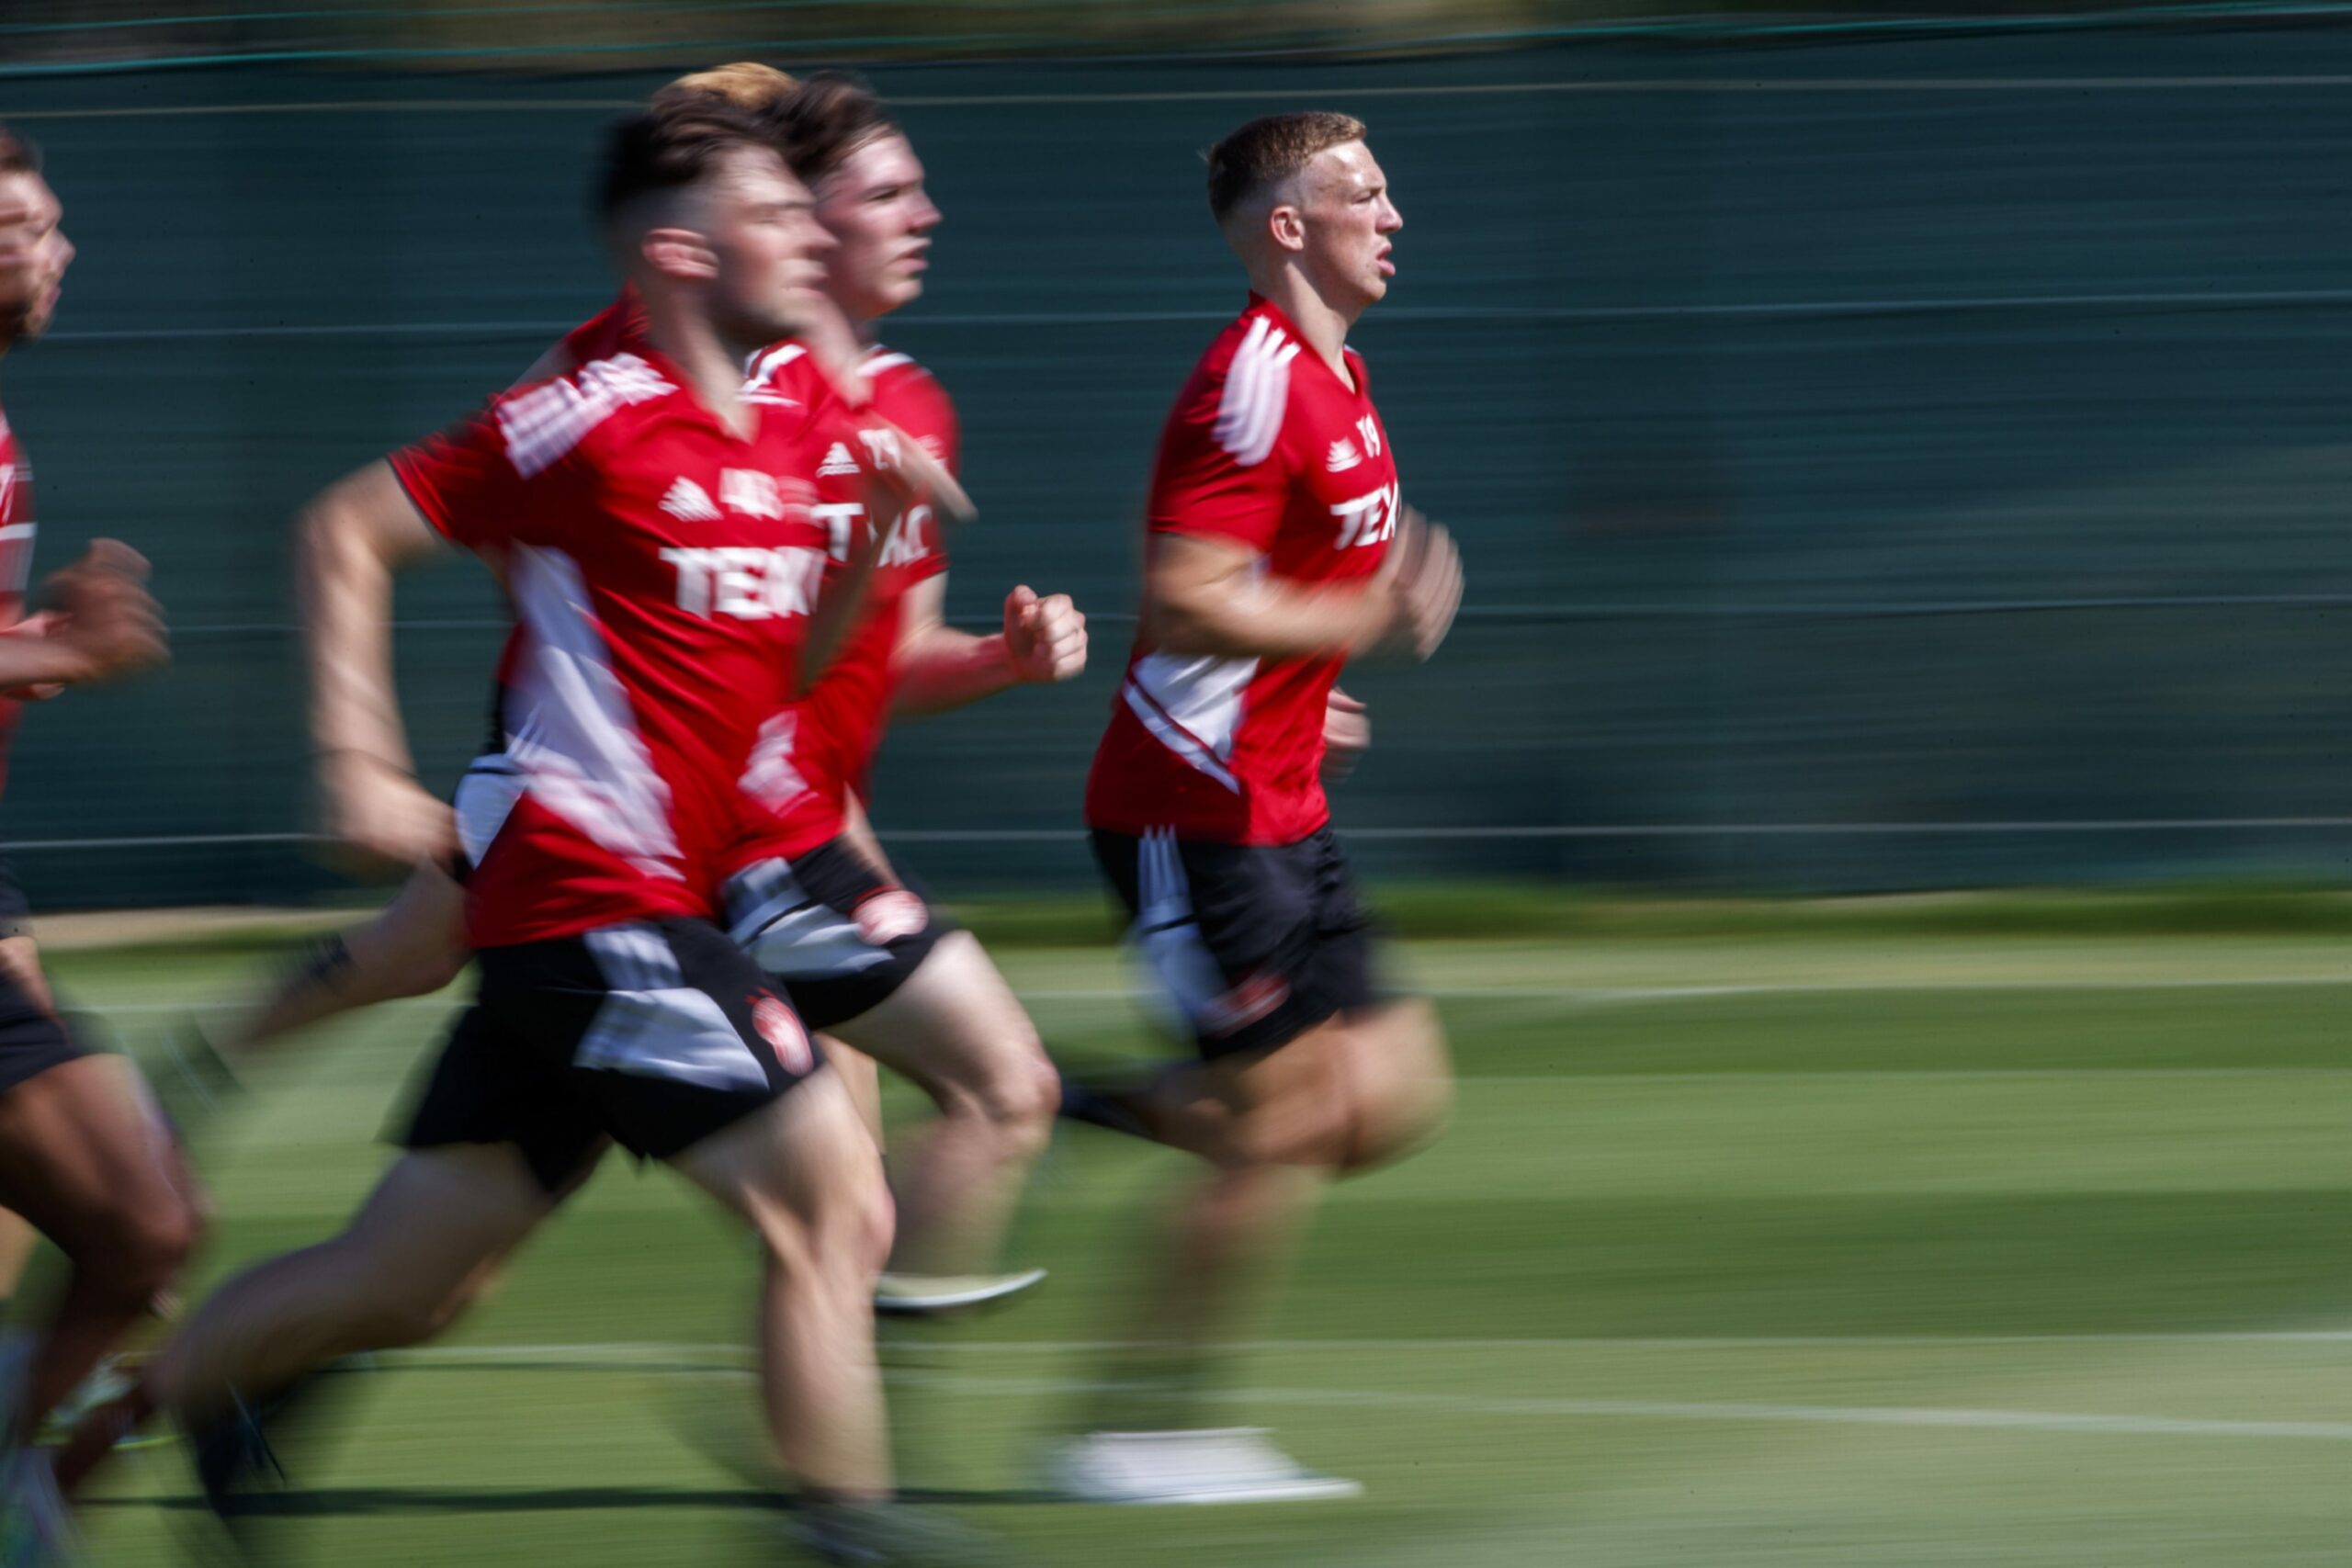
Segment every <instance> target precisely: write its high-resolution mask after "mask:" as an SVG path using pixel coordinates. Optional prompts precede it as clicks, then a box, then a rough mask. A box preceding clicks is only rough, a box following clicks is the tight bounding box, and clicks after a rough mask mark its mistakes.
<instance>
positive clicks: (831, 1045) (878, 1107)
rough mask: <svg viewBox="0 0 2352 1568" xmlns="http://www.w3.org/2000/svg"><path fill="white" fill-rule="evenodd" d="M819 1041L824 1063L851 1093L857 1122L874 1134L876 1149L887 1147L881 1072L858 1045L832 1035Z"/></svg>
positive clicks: (826, 1035)
mask: <svg viewBox="0 0 2352 1568" xmlns="http://www.w3.org/2000/svg"><path fill="white" fill-rule="evenodd" d="M818 1039H819V1040H820V1041H821V1042H822V1043H823V1044H824V1047H825V1060H826V1061H828V1062H831V1064H832V1066H833V1071H834V1072H836V1073H838V1074H840V1075H841V1080H842V1088H843V1089H847V1090H848V1091H849V1098H850V1100H851V1102H852V1103H854V1105H856V1107H857V1119H858V1120H859V1121H861V1122H865V1130H866V1131H867V1132H868V1133H871V1134H873V1135H874V1146H875V1147H876V1148H877V1149H878V1148H884V1147H887V1146H888V1145H887V1141H886V1139H885V1137H884V1133H883V1127H882V1071H881V1069H880V1068H879V1067H877V1066H876V1065H875V1062H874V1058H873V1057H871V1056H869V1055H866V1054H865V1052H863V1051H861V1050H859V1049H858V1048H857V1047H856V1046H854V1045H851V1044H848V1043H845V1042H843V1041H840V1040H836V1039H834V1038H833V1037H832V1036H831V1035H830V1034H820V1035H819V1036H818Z"/></svg>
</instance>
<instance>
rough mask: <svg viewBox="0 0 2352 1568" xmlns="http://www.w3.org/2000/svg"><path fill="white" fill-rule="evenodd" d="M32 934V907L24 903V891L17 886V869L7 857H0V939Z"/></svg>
mask: <svg viewBox="0 0 2352 1568" xmlns="http://www.w3.org/2000/svg"><path fill="white" fill-rule="evenodd" d="M32 934H33V907H32V906H31V905H30V904H28V903H27V902H26V901H25V890H24V889H23V888H22V887H19V886H17V868H16V867H15V866H13V865H11V864H9V863H8V857H7V856H6V855H0V937H12V936H30V935H32Z"/></svg>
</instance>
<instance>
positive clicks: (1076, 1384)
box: [897, 1374, 2352, 1443]
mask: <svg viewBox="0 0 2352 1568" xmlns="http://www.w3.org/2000/svg"><path fill="white" fill-rule="evenodd" d="M897 1381H900V1382H924V1383H931V1384H934V1385H937V1386H941V1387H947V1388H961V1389H968V1390H971V1391H973V1392H976V1393H1044V1394H1062V1393H1090V1392H1099V1391H1100V1390H1101V1389H1102V1387H1103V1385H1101V1384H1097V1383H1092V1382H1086V1381H1084V1380H1076V1381H1073V1380H1070V1379H1066V1378H975V1377H963V1376H957V1375H955V1374H924V1375H922V1376H918V1377H906V1376H904V1375H901V1377H900V1378H899V1379H898V1380H897ZM1234 1396H1235V1397H1236V1398H1238V1399H1251V1400H1260V1401H1263V1402H1264V1403H1266V1404H1307V1405H1317V1404H1319V1405H1335V1406H1338V1407H1340V1408H1343V1409H1371V1410H1392V1409H1402V1410H1442V1411H1449V1412H1459V1413H1461V1414H1464V1415H1471V1416H1561V1417H1566V1418H1569V1419H1594V1418H1600V1419H1610V1418H1626V1417H1631V1418H1634V1419H1638V1420H1655V1421H1761V1422H1808V1423H1820V1424H1825V1425H1829V1426H1838V1427H1975V1428H1980V1429H1992V1430H2008V1431H2030V1432H2070V1433H2078V1434H2084V1435H2088V1436H2097V1437H2116V1438H2301V1439H2304V1440H2307V1441H2317V1442H2335V1443H2343V1442H2352V1421H2231V1420H2221V1419H2212V1418H2205V1417H2194V1416H2107V1415H2096V1414H2089V1413H2084V1412H2075V1411H2057V1410H1982V1409H1970V1408H1965V1407H1951V1406H1943V1405H1900V1404H1891V1405H1872V1404H1749V1403H1747V1402H1744V1401H1731V1400H1677V1399H1576V1398H1559V1399H1531V1398H1527V1397H1524V1396H1511V1395H1500V1396H1497V1395H1486V1394H1456V1393H1402V1392H1397V1391H1394V1390H1387V1389H1323V1388H1249V1389H1237V1390H1235V1391H1234Z"/></svg>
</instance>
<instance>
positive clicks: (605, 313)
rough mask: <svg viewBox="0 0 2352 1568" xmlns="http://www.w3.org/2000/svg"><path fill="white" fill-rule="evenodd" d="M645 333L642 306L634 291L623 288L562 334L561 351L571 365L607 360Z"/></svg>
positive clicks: (639, 339) (640, 338)
mask: <svg viewBox="0 0 2352 1568" xmlns="http://www.w3.org/2000/svg"><path fill="white" fill-rule="evenodd" d="M644 335H645V307H644V306H642V305H640V304H639V302H638V299H637V290H635V289H634V288H627V287H624V288H622V289H621V292H620V295H619V297H618V298H616V299H614V301H613V302H612V303H611V304H609V305H607V306H605V308H604V309H603V310H599V311H597V312H596V313H595V314H594V315H593V316H591V317H589V318H588V319H587V320H586V321H582V322H581V323H580V324H579V325H578V326H576V327H574V328H572V329H571V331H570V332H568V333H564V334H563V349H564V353H565V354H566V355H569V356H570V357H571V362H572V363H573V364H574V365H586V364H588V363H590V362H591V361H593V360H598V359H608V358H610V357H612V356H613V355H616V354H619V353H621V352H622V351H624V350H625V349H626V348H628V345H629V344H633V343H637V342H639V341H641V340H642V339H643V337H644Z"/></svg>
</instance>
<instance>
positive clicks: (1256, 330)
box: [1086, 294, 1398, 844]
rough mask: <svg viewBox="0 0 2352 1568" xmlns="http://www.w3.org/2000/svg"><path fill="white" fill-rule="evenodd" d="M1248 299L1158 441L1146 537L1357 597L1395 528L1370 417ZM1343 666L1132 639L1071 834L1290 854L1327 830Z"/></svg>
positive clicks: (1374, 420)
mask: <svg viewBox="0 0 2352 1568" xmlns="http://www.w3.org/2000/svg"><path fill="white" fill-rule="evenodd" d="M1344 357H1345V361H1346V364H1347V367H1348V371H1349V375H1350V377H1351V378H1352V379H1353V381H1354V383H1355V384H1354V385H1353V386H1352V387H1351V386H1349V385H1348V384H1347V382H1346V381H1343V380H1341V379H1340V377H1339V376H1338V375H1336V374H1335V373H1334V372H1333V371H1332V369H1331V367H1329V365H1327V364H1326V363H1324V361H1323V359H1322V357H1321V356H1320V355H1317V354H1316V353H1315V352H1314V351H1313V350H1312V349H1311V348H1309V347H1307V345H1306V341H1305V339H1304V338H1303V337H1302V336H1301V335H1300V333H1299V332H1298V329H1297V328H1296V327H1295V326H1294V325H1293V324H1292V323H1291V321H1290V320H1289V318H1288V317H1286V316H1284V315H1283V312H1282V311H1281V310H1277V309H1276V308H1275V307H1274V305H1273V304H1272V302H1271V301H1269V300H1267V299H1262V298H1261V297H1260V296H1258V295H1256V294H1252V295H1251V296H1250V307H1249V309H1248V310H1244V311H1243V312H1242V313H1241V315H1240V317H1239V318H1238V319H1237V320H1236V321H1234V322H1233V324H1232V325H1231V326H1228V327H1227V328H1226V329H1225V331H1224V332H1222V333H1218V334H1217V338H1216V342H1214V343H1212V344H1209V347H1208V352H1207V353H1205V354H1204V355H1202V356H1201V360H1200V363H1199V364H1198V365H1197V366H1195V367H1193V374H1192V378H1191V379H1189V380H1187V381H1186V382H1185V383H1184V389H1183V390H1182V392H1180V393H1179V394H1177V398H1176V406H1175V408H1174V410H1173V411H1171V412H1170V414H1169V416H1168V423H1167V425H1166V426H1165V428H1164V429H1163V430H1162V431H1161V433H1160V438H1159V459H1158V463H1157V465H1156V467H1155V468H1154V469H1153V472H1152V481H1151V500H1150V502H1149V505H1148V509H1147V512H1146V517H1145V521H1146V525H1147V527H1148V529H1149V531H1150V532H1151V533H1153V534H1186V535H1192V536H1196V537H1201V538H1209V539H1224V540H1230V541H1233V542H1234V543H1237V544H1239V545H1243V546H1246V547H1249V548H1250V550H1252V551H1254V552H1256V554H1257V557H1258V564H1259V570H1260V571H1261V573H1262V574H1263V575H1264V576H1266V577H1267V578H1270V579H1272V580H1274V581H1281V582H1284V583H1295V584H1298V585H1300V586H1303V587H1309V588H1325V587H1329V586H1331V585H1334V584H1340V583H1350V582H1359V583H1360V582H1363V581H1366V580H1368V579H1369V578H1371V577H1372V576H1373V575H1374V573H1375V572H1376V571H1378V570H1379V569H1380V563H1381V559H1382V558H1383V557H1384V556H1385V555H1386V554H1387V551H1388V541H1389V538H1390V536H1392V535H1394V534H1395V532H1396V530H1397V507H1398V501H1397V462H1396V458H1395V457H1394V456H1393V455H1392V454H1391V453H1390V451H1389V449H1388V435H1387V432H1386V431H1385V429H1383V427H1382V425H1381V423H1380V414H1379V412H1378V411H1377V410H1375V409H1374V407H1373V404H1372V391H1371V383H1370V381H1369V378H1367V376H1366V374H1365V370H1364V363H1363V359H1362V358H1361V357H1359V356H1358V355H1356V353H1355V352H1354V351H1353V350H1352V349H1351V350H1348V351H1346V353H1345V355H1344ZM1344 662H1345V660H1341V659H1339V658H1335V657H1317V658H1293V659H1226V658H1218V657H1215V656H1210V655H1203V656H1199V657H1194V656H1191V655H1183V654H1174V653H1163V652H1160V651H1159V650H1157V649H1154V648H1153V647H1152V646H1151V644H1150V642H1149V640H1148V638H1147V637H1142V636H1140V635H1139V636H1138V637H1136V645H1135V649H1134V651H1133V652H1132V653H1131V654H1130V655H1129V657H1128V660H1127V671H1126V676H1125V679H1124V680H1123V681H1122V682H1120V685H1119V694H1118V696H1117V698H1116V699H1115V701H1114V703H1113V705H1112V709H1111V723H1110V727H1109V728H1108V729H1106V730H1105V731H1104V732H1103V741H1102V744H1101V745H1100V746H1099V747H1098V748H1097V749H1096V750H1095V753H1094V766H1093V770H1092V772H1091V773H1090V774H1089V775H1088V777H1087V782H1086V821H1087V825H1088V826H1089V827H1091V828H1099V829H1106V830H1108V831H1111V832H1118V833H1136V834H1140V833H1144V832H1147V831H1150V830H1153V829H1172V830H1173V831H1174V832H1175V834H1176V836H1177V837H1179V838H1182V839H1195V840H1205V841H1208V842H1212V843H1226V844H1288V843H1295V842H1297V841H1298V840H1301V839H1304V838H1306V836H1307V835H1308V834H1310V833H1313V832H1314V831H1315V830H1316V829H1319V828H1321V827H1322V826H1323V825H1324V824H1325V823H1326V822H1328V821H1329V820H1330V816H1331V813H1330V807H1329V803H1328V802H1327V801H1326V800H1325V798H1324V795H1323V784H1322V781H1321V780H1320V778H1319V777H1318V776H1317V774H1318V773H1319V770H1320V769H1321V766H1322V761H1323V714H1324V707H1325V705H1326V703H1327V701H1328V700H1329V696H1330V693H1331V686H1332V684H1333V682H1336V681H1337V680H1338V679H1339V677H1340V666H1341V665H1342V664H1343V663H1344Z"/></svg>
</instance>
